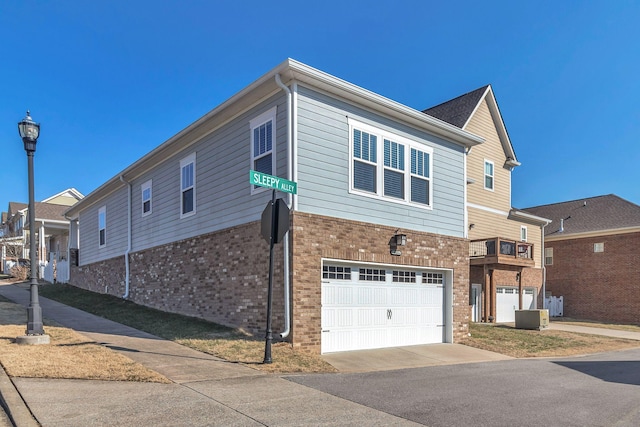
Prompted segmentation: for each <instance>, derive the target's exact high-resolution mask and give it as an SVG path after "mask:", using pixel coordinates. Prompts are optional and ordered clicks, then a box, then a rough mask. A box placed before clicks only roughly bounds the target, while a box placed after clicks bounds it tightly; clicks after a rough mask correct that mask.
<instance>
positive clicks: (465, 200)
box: [462, 147, 471, 251]
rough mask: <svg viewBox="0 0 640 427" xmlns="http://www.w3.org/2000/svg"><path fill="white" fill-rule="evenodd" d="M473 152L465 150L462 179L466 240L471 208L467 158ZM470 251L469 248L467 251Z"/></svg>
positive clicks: (464, 234)
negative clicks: (468, 199) (469, 204)
mask: <svg viewBox="0 0 640 427" xmlns="http://www.w3.org/2000/svg"><path fill="white" fill-rule="evenodd" d="M470 152H471V147H469V148H467V149H465V153H464V158H463V167H464V176H463V177H462V182H463V183H464V188H463V194H464V230H463V234H462V235H463V237H464V238H465V239H468V238H469V208H468V206H467V187H468V186H469V183H467V157H469V153H470ZM468 250H469V249H468V248H467V251H468Z"/></svg>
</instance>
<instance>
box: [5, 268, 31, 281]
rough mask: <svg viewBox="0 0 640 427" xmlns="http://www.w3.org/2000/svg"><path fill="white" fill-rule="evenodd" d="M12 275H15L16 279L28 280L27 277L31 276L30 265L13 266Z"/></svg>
mask: <svg viewBox="0 0 640 427" xmlns="http://www.w3.org/2000/svg"><path fill="white" fill-rule="evenodd" d="M10 273H11V276H13V277H15V278H16V279H18V280H20V281H24V280H27V277H29V273H30V271H29V267H26V266H24V265H16V266H13V267H11V271H10Z"/></svg>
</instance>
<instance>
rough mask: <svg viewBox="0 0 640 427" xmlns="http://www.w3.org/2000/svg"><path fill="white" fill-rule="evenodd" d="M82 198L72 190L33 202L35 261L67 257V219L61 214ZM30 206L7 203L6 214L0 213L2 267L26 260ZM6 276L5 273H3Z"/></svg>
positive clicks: (27, 254) (27, 257) (41, 261)
mask: <svg viewBox="0 0 640 427" xmlns="http://www.w3.org/2000/svg"><path fill="white" fill-rule="evenodd" d="M82 197H83V195H82V194H81V193H80V192H79V191H78V190H76V189H74V188H69V189H67V190H64V191H62V192H60V193H58V194H55V195H53V196H51V197H48V198H46V199H44V200H43V201H41V202H35V208H36V217H35V223H36V227H37V230H36V248H37V251H38V262H39V263H40V265H43V264H45V263H46V262H48V261H50V260H51V257H52V256H53V257H55V258H56V259H57V260H59V259H66V258H67V249H68V246H69V244H68V240H69V220H67V219H66V218H65V217H64V213H65V211H66V210H67V209H69V206H72V205H73V204H75V203H76V202H77V201H78V200H80V199H82ZM28 215H29V205H28V204H27V203H18V202H9V206H8V209H7V212H3V213H2V218H3V221H2V239H1V240H0V246H2V263H1V265H2V268H3V270H8V268H6V267H5V265H6V262H7V261H9V262H10V264H13V263H15V262H17V260H18V259H29V258H30V255H29V232H30V230H29V220H28ZM6 273H8V271H6Z"/></svg>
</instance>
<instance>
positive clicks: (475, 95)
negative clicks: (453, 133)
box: [423, 85, 489, 129]
mask: <svg viewBox="0 0 640 427" xmlns="http://www.w3.org/2000/svg"><path fill="white" fill-rule="evenodd" d="M488 87H489V85H486V86H482V87H481V88H478V89H476V90H474V91H471V92H469V93H465V94H464V95H460V96H459V97H457V98H453V99H451V100H449V101H446V102H443V103H442V104H439V105H436V106H435V107H431V108H427V109H426V110H424V111H423V113H425V114H428V115H430V116H431V117H435V118H436V119H440V120H442V121H443V122H447V123H449V124H452V125H454V126H456V127H459V128H460V129H462V128H463V127H464V125H466V124H467V121H468V120H469V118H470V117H471V114H472V113H473V112H474V111H475V110H476V107H477V106H478V103H479V102H480V100H481V99H482V97H483V96H484V94H485V92H486V91H487V88H488Z"/></svg>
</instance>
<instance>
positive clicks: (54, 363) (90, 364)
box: [0, 301, 170, 383]
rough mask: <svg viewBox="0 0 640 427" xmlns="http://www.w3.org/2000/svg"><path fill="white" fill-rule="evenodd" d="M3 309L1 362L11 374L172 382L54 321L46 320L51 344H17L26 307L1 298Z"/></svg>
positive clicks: (21, 333) (0, 345) (0, 302)
mask: <svg viewBox="0 0 640 427" xmlns="http://www.w3.org/2000/svg"><path fill="white" fill-rule="evenodd" d="M0 313H2V315H1V316H0V362H2V366H3V367H4V369H5V370H6V372H7V374H8V375H9V376H12V377H29V378H56V379H63V378H64V379H91V380H108V381H138V382H158V383H169V382H170V381H169V380H168V379H167V378H165V377H164V376H162V375H160V374H158V373H157V372H154V371H152V370H150V369H147V368H146V367H144V366H143V365H141V364H139V363H136V362H134V361H133V360H131V359H129V358H128V357H125V356H123V355H121V354H119V353H116V352H115V351H113V350H110V349H108V348H106V347H103V346H101V345H98V344H96V343H95V342H92V341H89V340H87V339H86V338H85V337H83V336H82V335H80V334H78V333H76V332H75V331H73V330H71V329H68V328H63V327H60V326H54V325H51V324H49V323H50V322H47V324H46V327H45V333H47V334H48V335H49V336H50V337H51V344H48V345H47V344H45V345H19V344H16V343H15V342H14V340H15V338H16V337H17V336H21V335H24V333H25V325H26V319H25V324H16V322H15V319H16V318H18V319H19V318H24V317H26V316H25V310H24V308H23V307H20V306H17V305H16V304H12V303H7V302H2V301H0ZM8 319H11V320H8Z"/></svg>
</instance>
